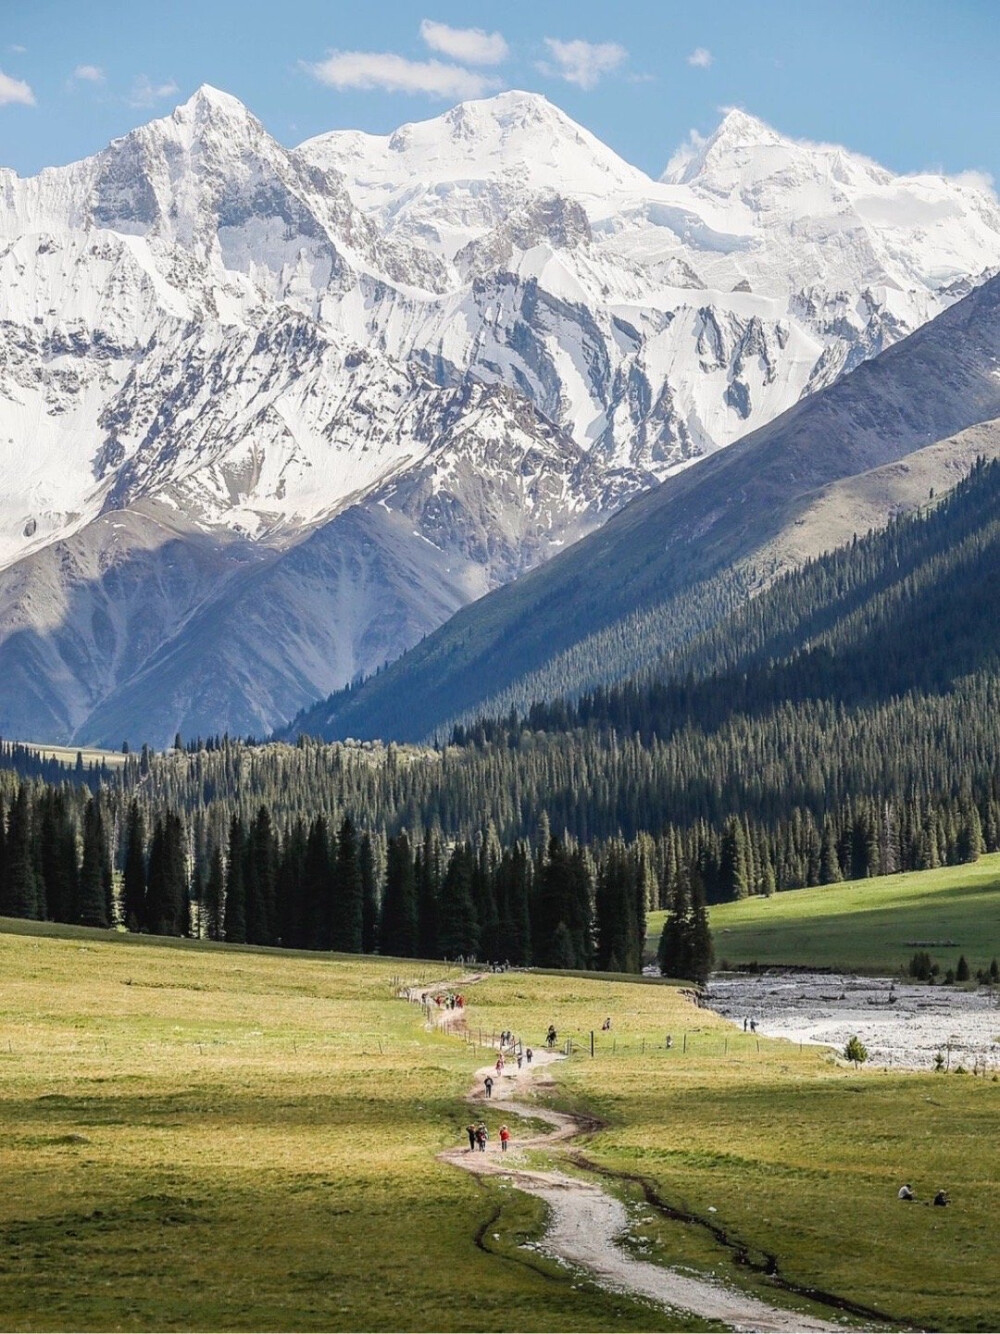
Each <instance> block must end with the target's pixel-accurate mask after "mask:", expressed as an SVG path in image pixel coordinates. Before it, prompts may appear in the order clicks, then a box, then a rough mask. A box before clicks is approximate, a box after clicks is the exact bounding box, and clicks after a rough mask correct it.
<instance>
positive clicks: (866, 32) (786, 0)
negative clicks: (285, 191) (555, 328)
mask: <svg viewBox="0 0 1000 1334" xmlns="http://www.w3.org/2000/svg"><path fill="white" fill-rule="evenodd" d="M470 30H478V32H476V31H470ZM998 69H1000V3H996V0H947V2H946V3H945V0H838V3H836V4H830V3H829V0H826V2H825V3H815V2H814V0H794V2H793V0H767V2H766V3H765V2H762V0H741V2H737V0H711V2H710V3H704V2H703V3H695V4H692V3H691V0H641V2H630V0H621V2H620V3H619V4H618V5H612V4H610V3H607V2H606V0H605V2H604V3H596V2H595V0H573V2H572V3H567V2H566V0H558V2H557V0H535V3H533V4H530V5H527V4H523V3H514V4H509V5H507V6H500V5H497V4H495V3H493V4H481V3H476V0H464V2H463V3H454V2H453V0H427V3H423V0H421V2H420V3H413V2H411V0H382V2H381V3H380V2H379V0H374V2H373V0H368V2H367V3H364V2H363V0H362V2H361V3H358V0H354V3H349V4H346V3H342V0H131V2H130V3H125V2H123V0H0V165H4V166H11V167H14V168H15V169H16V170H17V171H19V172H21V173H22V174H29V173H32V172H35V171H37V170H38V169H39V168H41V167H42V166H46V165H54V164H58V163H63V162H69V161H72V160H73V159H75V158H79V157H83V156H86V155H87V154H90V153H93V152H95V151H97V150H98V149H99V148H101V147H102V146H103V145H104V144H105V143H107V141H108V140H109V139H111V138H113V137H114V136H115V135H118V134H123V133H125V132H126V131H128V130H129V129H130V128H132V127H133V126H134V125H138V124H141V123H142V122H144V121H146V120H149V119H151V118H152V117H153V116H156V115H163V114H166V113H167V112H168V111H169V110H171V109H172V107H173V106H174V105H176V104H177V103H178V102H180V101H183V100H184V99H185V98H187V97H188V96H189V95H190V94H191V93H192V92H193V91H194V89H195V88H196V87H197V86H198V85H199V84H200V83H212V84H215V85H216V86H217V87H220V88H223V89H225V90H226V91H228V92H231V93H234V94H235V95H236V96H237V97H239V98H241V99H242V100H243V101H244V102H245V103H246V104H247V105H248V106H249V107H250V108H251V110H252V111H253V112H254V113H255V114H256V115H257V116H258V117H259V118H260V119H261V120H262V121H263V122H264V124H265V125H266V126H267V128H268V129H269V130H270V131H271V133H272V134H274V135H275V136H276V137H277V138H278V139H279V140H281V141H282V142H284V143H287V144H294V143H297V142H299V141H301V140H302V139H305V138H307V137H308V136H309V135H312V134H317V133H319V132H320V131H322V130H326V129H333V128H341V127H346V126H351V127H358V128H361V129H366V130H371V131H375V132H380V133H381V132H386V131H389V130H391V129H393V128H395V127H396V126H397V125H399V124H401V123H403V122H404V121H407V120H419V119H424V118H425V117H428V116H433V115H436V114H438V113H440V112H441V111H442V110H444V109H446V108H447V107H448V106H450V105H452V104H453V103H454V102H456V101H460V100H462V97H463V96H470V95H475V94H476V93H480V92H481V93H484V94H485V93H488V92H489V91H490V90H491V89H493V88H497V89H499V88H502V87H513V88H529V89H532V90H536V91H539V92H542V93H545V94H546V95H547V96H548V97H549V98H550V99H551V100H552V101H554V102H556V103H557V104H558V105H559V106H561V107H563V109H564V110H565V111H567V112H568V113H569V114H570V115H571V116H573V117H574V118H575V119H577V120H578V121H580V122H581V123H582V124H583V125H585V126H587V128H588V129H590V130H592V131H593V132H594V133H595V134H597V135H598V136H599V137H600V138H601V139H603V140H604V141H605V142H607V143H608V144H610V145H611V146H612V147H613V148H615V149H616V150H617V151H618V152H619V153H620V154H621V155H622V156H623V157H625V158H627V159H628V160H629V161H631V162H634V163H635V164H636V165H638V166H640V167H642V168H643V169H645V170H646V171H649V172H651V173H655V174H658V173H659V172H660V171H661V170H662V168H663V166H664V165H665V164H666V162H667V159H668V158H669V157H670V154H671V152H672V151H673V149H674V148H675V147H676V146H677V145H678V144H679V143H680V142H681V141H682V140H684V139H686V137H687V135H688V132H689V131H690V130H691V129H695V130H697V131H699V132H700V133H707V132H709V131H710V130H711V129H712V128H713V127H714V125H715V124H716V123H717V121H718V119H719V114H720V108H722V107H726V106H741V107H743V108H744V109H745V110H747V111H749V112H752V113H753V114H754V115H757V116H760V117H761V118H762V119H764V120H767V121H769V122H770V123H771V124H773V125H774V126H775V127H776V128H777V129H779V130H781V131H782V132H784V133H786V134H790V135H793V136H798V137H802V138H811V139H822V140H829V141H835V142H838V143H842V144H845V145H847V146H848V147H849V148H852V149H855V150H857V151H859V152H864V153H868V154H870V155H871V156H872V157H875V158H877V159H878V160H879V161H881V162H883V163H885V165H886V166H888V167H891V168H892V169H894V170H897V171H919V170H924V169H932V170H944V171H949V172H955V171H961V170H966V169H975V170H980V171H985V172H988V173H989V174H990V175H991V176H993V177H994V179H995V180H996V181H998V182H1000V136H998V135H997V133H996V128H997V125H998V123H1000V114H998V113H1000V77H998Z"/></svg>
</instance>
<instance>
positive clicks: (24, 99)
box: [0, 70, 35, 107]
mask: <svg viewBox="0 0 1000 1334" xmlns="http://www.w3.org/2000/svg"><path fill="white" fill-rule="evenodd" d="M14 102H17V103H19V104H20V105H21V106H23V107H33V106H34V105H35V94H34V93H33V92H32V91H31V88H30V87H29V86H28V84H26V83H25V82H24V80H23V79H12V78H11V76H10V75H9V74H4V72H3V70H0V107H5V106H7V105H8V104H10V103H14Z"/></svg>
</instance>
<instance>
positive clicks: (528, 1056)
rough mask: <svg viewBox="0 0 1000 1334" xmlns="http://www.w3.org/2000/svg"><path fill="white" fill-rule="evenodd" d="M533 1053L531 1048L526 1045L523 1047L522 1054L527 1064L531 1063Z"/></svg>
mask: <svg viewBox="0 0 1000 1334" xmlns="http://www.w3.org/2000/svg"><path fill="white" fill-rule="evenodd" d="M534 1054H535V1053H534V1052H533V1051H532V1050H531V1048H530V1047H526V1048H525V1052H524V1055H525V1059H526V1060H527V1062H528V1064H529V1065H530V1064H531V1058H532V1056H534Z"/></svg>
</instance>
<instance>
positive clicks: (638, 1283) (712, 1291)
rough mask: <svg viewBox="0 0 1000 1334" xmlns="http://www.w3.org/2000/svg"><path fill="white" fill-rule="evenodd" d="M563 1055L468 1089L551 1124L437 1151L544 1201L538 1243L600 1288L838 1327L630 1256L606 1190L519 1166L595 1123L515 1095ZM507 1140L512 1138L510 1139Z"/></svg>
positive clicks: (621, 1219)
mask: <svg viewBox="0 0 1000 1334" xmlns="http://www.w3.org/2000/svg"><path fill="white" fill-rule="evenodd" d="M477 980H478V978H475V977H468V978H463V979H462V981H461V982H460V983H455V982H451V983H444V984H442V985H441V986H440V987H437V986H430V987H419V988H416V987H415V988H413V989H412V990H411V991H409V992H407V993H406V994H407V996H408V998H409V999H410V1000H412V1001H417V1002H419V1001H421V999H422V998H423V996H424V995H427V994H430V995H433V994H434V993H435V992H436V991H442V990H454V988H455V987H456V986H462V985H465V986H467V985H469V984H470V983H472V982H473V981H477ZM431 1018H432V1021H434V1022H436V1023H437V1024H439V1025H440V1026H441V1027H455V1028H459V1027H462V1028H464V1025H465V1016H464V1013H463V1011H461V1010H445V1009H442V1010H440V1011H436V1010H432V1011H431ZM563 1059H565V1058H564V1057H563V1056H561V1055H560V1054H558V1053H555V1052H549V1051H544V1050H540V1051H536V1052H535V1056H534V1061H533V1062H532V1064H531V1065H528V1064H527V1063H525V1065H524V1066H523V1068H522V1069H521V1070H518V1069H517V1067H516V1065H515V1064H514V1062H511V1063H510V1064H509V1065H508V1066H507V1067H505V1069H504V1072H503V1075H502V1076H501V1077H500V1078H499V1079H497V1077H496V1071H495V1069H494V1067H493V1066H492V1065H487V1066H483V1067H482V1068H481V1069H479V1070H477V1071H476V1074H475V1081H476V1082H475V1085H474V1087H473V1089H472V1091H471V1092H470V1093H469V1094H468V1095H467V1097H468V1101H469V1102H470V1103H472V1104H473V1105H474V1106H475V1107H476V1108H477V1109H478V1108H485V1107H489V1108H490V1110H491V1111H495V1112H500V1113H503V1112H506V1113H507V1114H508V1115H511V1116H523V1117H530V1118H533V1119H534V1120H536V1121H544V1122H545V1123H546V1124H547V1125H549V1126H551V1127H552V1129H551V1130H549V1131H548V1132H546V1133H545V1134H541V1135H534V1136H531V1137H530V1138H528V1139H521V1140H518V1142H517V1145H516V1147H512V1148H511V1149H510V1150H509V1151H508V1152H507V1153H506V1154H502V1153H501V1152H500V1147H499V1144H494V1143H493V1142H491V1143H490V1144H489V1145H488V1146H487V1151H486V1153H479V1152H472V1151H470V1150H469V1149H467V1148H455V1149H446V1150H445V1151H444V1152H443V1153H441V1154H439V1155H438V1157H439V1158H440V1160H441V1161H442V1162H446V1163H450V1164H451V1165H452V1166H454V1167H459V1168H462V1169H463V1171H466V1172H473V1173H475V1174H476V1175H477V1176H499V1177H502V1178H503V1179H504V1180H505V1181H509V1182H510V1183H511V1185H513V1186H515V1187H517V1189H518V1190H523V1191H525V1192H526V1193H527V1194H529V1195H535V1196H537V1197H538V1198H539V1199H541V1200H544V1201H545V1203H546V1204H547V1205H548V1207H549V1220H548V1224H547V1227H546V1231H545V1236H544V1239H543V1247H544V1249H545V1251H547V1252H548V1253H549V1254H550V1255H554V1256H556V1257H557V1258H559V1259H561V1260H563V1261H565V1262H566V1263H568V1264H571V1265H575V1266H577V1267H578V1268H580V1269H583V1270H585V1271H586V1272H587V1273H588V1274H589V1275H590V1276H591V1277H592V1278H594V1279H595V1280H596V1281H597V1282H598V1284H599V1285H600V1286H601V1287H603V1288H608V1289H615V1290H617V1291H620V1292H627V1293H630V1294H633V1295H635V1296H640V1297H647V1298H650V1299H652V1300H653V1301H655V1302H658V1303H660V1304H661V1305H663V1306H666V1307H668V1308H670V1309H672V1310H682V1311H687V1312H690V1313H692V1314H694V1315H697V1316H701V1317H703V1318H704V1319H706V1320H718V1321H721V1322H722V1323H723V1324H726V1325H728V1326H729V1327H730V1328H731V1329H733V1330H738V1331H744V1330H746V1331H751V1330H759V1331H761V1332H762V1334H771V1332H772V1331H773V1332H774V1334H785V1332H786V1331H787V1332H788V1334H794V1331H798V1330H807V1331H813V1330H840V1331H842V1330H843V1325H842V1324H833V1323H829V1322H827V1321H823V1320H819V1319H816V1318H814V1317H810V1316H805V1315H801V1314H798V1313H797V1312H795V1311H790V1310H783V1309H782V1308H781V1307H777V1306H770V1305H768V1304H767V1303H766V1302H762V1301H760V1300H758V1299H757V1298H756V1297H751V1296H749V1295H748V1294H746V1293H743V1292H740V1291H739V1290H738V1289H735V1288H729V1287H727V1286H725V1285H724V1284H722V1283H712V1282H710V1281H709V1280H707V1279H700V1278H693V1277H691V1276H689V1275H687V1274H682V1273H679V1272H678V1271H677V1270H675V1269H667V1268H665V1267H663V1266H661V1265H655V1264H651V1263H649V1262H648V1261H645V1260H636V1259H634V1258H633V1257H632V1256H631V1255H629V1254H628V1252H627V1251H626V1250H624V1248H623V1247H622V1246H621V1245H620V1244H619V1240H618V1239H619V1238H620V1237H622V1236H623V1235H624V1234H625V1233H626V1232H627V1231H628V1215H627V1213H626V1211H625V1206H624V1205H623V1204H622V1202H621V1201H620V1200H618V1199H616V1198H615V1197H614V1196H612V1195H608V1194H607V1193H606V1192H605V1191H604V1190H602V1189H601V1187H600V1186H598V1185H597V1184H596V1183H593V1182H589V1181H584V1180H581V1179H580V1178H579V1177H573V1176H569V1175H567V1174H566V1173H564V1172H558V1171H548V1172H543V1171H538V1170H536V1169H529V1168H527V1167H525V1166H523V1161H524V1160H523V1150H525V1149H547V1150H552V1149H556V1150H558V1148H559V1147H560V1146H561V1145H564V1144H565V1143H567V1142H568V1141H570V1140H572V1139H575V1138H576V1137H577V1136H579V1135H583V1134H586V1133H587V1132H588V1131H591V1130H593V1129H594V1125H593V1123H588V1122H587V1121H586V1120H585V1119H584V1118H582V1117H578V1116H570V1115H567V1114H566V1113H564V1112H556V1111H553V1110H552V1109H551V1108H548V1107H542V1106H539V1105H537V1104H535V1103H534V1102H529V1103H525V1102H520V1101H517V1100H515V1097H512V1096H511V1095H516V1097H517V1098H520V1097H522V1096H524V1095H528V1096H530V1093H531V1091H532V1089H538V1088H539V1087H544V1086H545V1085H551V1084H552V1083H553V1079H552V1075H551V1073H550V1072H548V1071H547V1067H548V1066H550V1065H551V1064H552V1063H553V1062H555V1061H560V1060H563ZM490 1074H491V1075H493V1076H494V1079H495V1085H494V1092H495V1093H498V1094H499V1096H495V1097H493V1098H491V1099H487V1098H486V1096H485V1090H484V1087H483V1080H484V1079H485V1077H486V1076H487V1075H490ZM512 1143H513V1142H512Z"/></svg>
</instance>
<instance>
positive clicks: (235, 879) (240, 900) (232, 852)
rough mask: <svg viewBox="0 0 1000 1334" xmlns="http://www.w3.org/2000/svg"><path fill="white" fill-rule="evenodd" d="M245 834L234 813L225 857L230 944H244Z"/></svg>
mask: <svg viewBox="0 0 1000 1334" xmlns="http://www.w3.org/2000/svg"><path fill="white" fill-rule="evenodd" d="M245 843H246V835H245V833H244V829H243V821H242V820H241V819H240V817H239V816H238V815H234V816H233V818H232V819H231V820H230V822H229V840H228V845H227V857H226V909H225V915H224V923H225V936H226V940H228V941H229V942H230V943H231V944H239V945H242V944H245V943H246V938H247V899H246V888H245V885H244V882H243V858H244V845H245Z"/></svg>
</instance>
